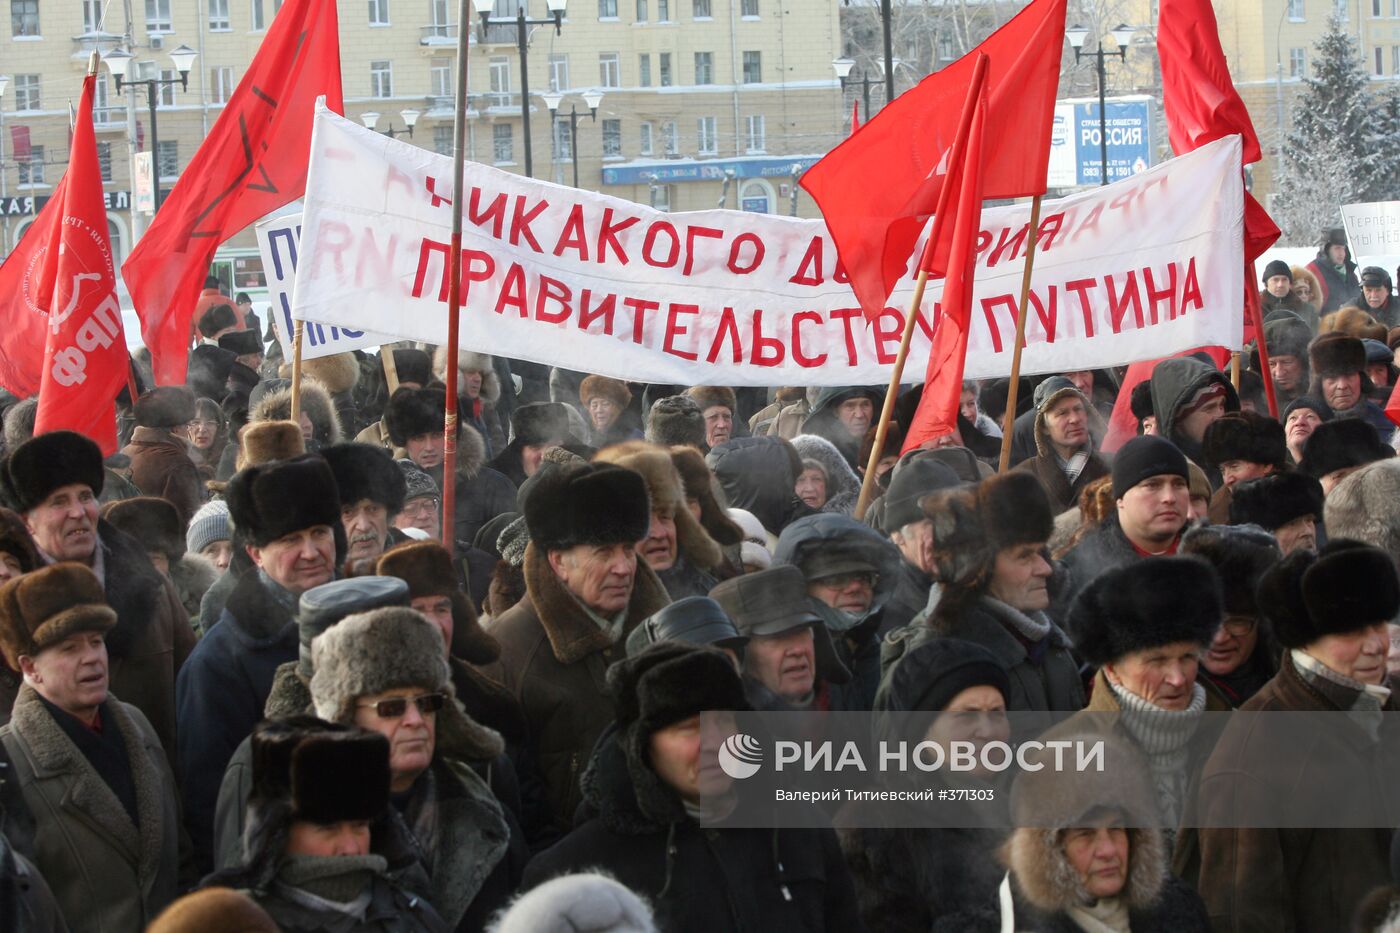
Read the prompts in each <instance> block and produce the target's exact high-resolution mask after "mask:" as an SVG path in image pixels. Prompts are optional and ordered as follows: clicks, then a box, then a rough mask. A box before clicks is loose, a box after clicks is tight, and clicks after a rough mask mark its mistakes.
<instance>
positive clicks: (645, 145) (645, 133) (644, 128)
mask: <svg viewBox="0 0 1400 933" xmlns="http://www.w3.org/2000/svg"><path fill="white" fill-rule="evenodd" d="M652 129H653V127H652V124H651V123H650V122H647V123H643V124H642V125H641V127H640V128H639V130H638V136H639V138H640V139H641V145H640V147H639V149H638V151H639V152H641V154H642V155H651V153H652Z"/></svg>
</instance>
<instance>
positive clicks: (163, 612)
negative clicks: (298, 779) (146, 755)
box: [3, 431, 195, 759]
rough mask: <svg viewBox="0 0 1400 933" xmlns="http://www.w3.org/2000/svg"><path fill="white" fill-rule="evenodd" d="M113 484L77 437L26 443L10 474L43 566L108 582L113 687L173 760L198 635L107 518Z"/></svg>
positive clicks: (59, 434) (140, 549) (88, 444)
mask: <svg viewBox="0 0 1400 933" xmlns="http://www.w3.org/2000/svg"><path fill="white" fill-rule="evenodd" d="M103 480H104V473H103V467H102V451H100V450H99V449H98V448H97V445H96V444H94V443H93V442H92V441H91V440H89V439H88V438H86V437H83V436H82V435H81V434H76V433H74V432H72V431H51V432H48V433H46V434H40V435H39V436H38V437H35V438H33V439H32V440H29V441H26V442H25V443H23V444H21V445H20V446H19V447H18V448H17V449H15V451H14V452H13V453H12V454H11V455H10V459H9V460H8V461H7V462H6V464H5V467H4V475H3V485H4V489H5V493H6V495H7V496H8V498H9V499H10V501H11V502H13V503H14V505H15V510H16V511H17V512H18V513H19V514H20V515H21V516H22V517H23V518H24V524H25V527H26V528H27V530H28V531H29V534H30V535H31V536H32V537H33V539H34V544H35V545H36V546H37V547H38V548H39V556H40V558H41V559H42V561H43V562H44V563H45V564H52V563H55V562H59V561H76V562H78V563H80V564H84V565H86V566H87V567H89V568H91V569H92V571H93V573H95V574H96V575H97V578H98V580H100V581H101V582H102V587H103V592H104V594H105V597H106V601H107V604H108V605H109V606H111V607H112V608H113V609H114V610H115V611H116V613H117V624H116V626H115V627H113V628H112V629H111V631H110V632H108V635H107V651H108V655H109V671H110V677H111V683H112V688H113V689H114V690H117V691H119V692H120V693H121V695H122V696H124V697H126V702H128V703H130V704H131V705H133V706H135V707H137V708H138V709H140V710H141V712H142V713H144V714H145V716H146V718H147V719H148V720H150V722H151V725H152V726H153V727H154V728H155V730H156V734H157V735H159V736H160V740H161V744H162V745H164V746H165V749H166V752H167V754H169V755H170V757H171V758H172V759H173V758H174V756H175V720H176V716H175V677H176V674H177V672H178V671H179V670H180V667H181V665H183V664H184V663H185V659H186V658H187V657H188V656H189V654H190V652H191V651H192V650H193V649H194V646H195V639H194V631H193V630H192V629H191V628H190V625H189V619H188V617H187V616H186V615H185V611H184V608H183V607H182V606H181V605H180V597H179V594H178V593H176V592H175V587H174V586H172V585H171V583H170V581H169V580H167V579H165V578H164V577H162V576H161V575H160V574H159V573H158V572H157V571H156V569H155V568H154V567H153V566H151V562H150V560H149V559H148V558H147V557H146V545H144V544H143V543H141V542H139V541H136V540H134V539H133V538H132V537H131V536H130V535H127V534H125V533H123V532H121V531H119V530H117V529H116V528H115V527H113V526H112V525H111V523H109V522H107V521H104V520H102V519H100V518H99V517H98V504H97V503H98V496H99V495H100V494H101V492H102V487H103Z"/></svg>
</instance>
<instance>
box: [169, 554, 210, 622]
mask: <svg viewBox="0 0 1400 933" xmlns="http://www.w3.org/2000/svg"><path fill="white" fill-rule="evenodd" d="M217 579H219V571H218V569H217V568H216V567H215V566H214V564H213V562H212V561H210V560H209V559H208V558H207V557H200V556H199V555H198V554H186V555H185V556H184V557H182V558H180V559H179V560H177V561H176V562H175V563H173V564H171V565H170V582H171V583H172V584H173V585H174V587H175V594H176V595H177V596H179V597H180V605H181V606H183V607H184V609H185V616H186V617H187V618H190V619H194V618H197V617H198V616H199V604H200V602H201V601H202V600H203V599H204V594H205V593H207V592H209V587H211V586H213V585H214V581H215V580H217Z"/></svg>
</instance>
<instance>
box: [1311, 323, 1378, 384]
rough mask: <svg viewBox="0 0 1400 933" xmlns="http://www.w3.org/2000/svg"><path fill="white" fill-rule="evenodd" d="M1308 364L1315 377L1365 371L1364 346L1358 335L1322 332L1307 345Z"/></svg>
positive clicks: (1321, 377)
mask: <svg viewBox="0 0 1400 933" xmlns="http://www.w3.org/2000/svg"><path fill="white" fill-rule="evenodd" d="M1308 366H1309V368H1310V369H1311V370H1312V374H1313V377H1314V378H1316V379H1325V378H1327V377H1329V376H1348V375H1351V374H1352V373H1361V372H1365V371H1366V346H1365V345H1364V344H1363V343H1362V342H1361V338H1359V337H1351V336H1348V335H1347V334H1344V333H1328V334H1322V335H1321V336H1319V337H1317V338H1315V339H1314V340H1313V342H1312V344H1311V345H1309V347H1308Z"/></svg>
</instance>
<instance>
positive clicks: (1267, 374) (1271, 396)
mask: <svg viewBox="0 0 1400 933" xmlns="http://www.w3.org/2000/svg"><path fill="white" fill-rule="evenodd" d="M1255 281H1257V279H1255V277H1254V263H1253V261H1250V262H1249V263H1248V264H1247V265H1246V266H1245V277H1244V309H1245V314H1247V315H1249V321H1250V323H1251V324H1253V325H1254V343H1255V345H1256V346H1257V347H1258V348H1259V378H1261V379H1262V380H1264V397H1265V398H1266V399H1267V400H1268V402H1269V417H1271V418H1278V392H1277V390H1276V389H1275V388H1274V373H1273V370H1271V369H1269V347H1268V345H1267V344H1266V343H1265V341H1264V315H1263V311H1262V310H1261V309H1260V307H1259V293H1258V292H1257V291H1255V290H1254V287H1253V284H1252V283H1254V282H1255Z"/></svg>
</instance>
